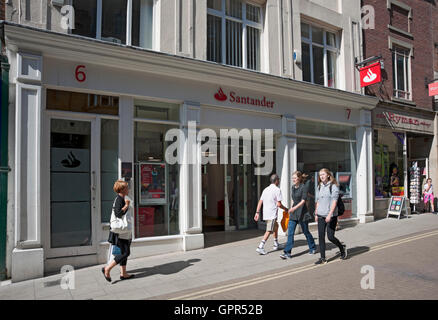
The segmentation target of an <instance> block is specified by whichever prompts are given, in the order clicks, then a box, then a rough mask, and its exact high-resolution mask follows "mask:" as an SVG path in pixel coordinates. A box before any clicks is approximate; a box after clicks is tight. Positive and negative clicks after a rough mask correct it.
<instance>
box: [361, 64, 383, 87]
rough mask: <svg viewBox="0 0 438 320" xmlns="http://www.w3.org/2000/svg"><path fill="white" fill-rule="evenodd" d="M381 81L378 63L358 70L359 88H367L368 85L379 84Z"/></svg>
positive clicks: (380, 70)
mask: <svg viewBox="0 0 438 320" xmlns="http://www.w3.org/2000/svg"><path fill="white" fill-rule="evenodd" d="M381 80H382V68H381V66H380V62H376V63H373V64H372V65H369V66H366V67H363V68H361V69H360V86H361V87H362V88H363V87H367V86H369V85H372V84H375V83H379V82H380V81H381Z"/></svg>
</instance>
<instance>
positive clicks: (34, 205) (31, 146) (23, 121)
mask: <svg viewBox="0 0 438 320" xmlns="http://www.w3.org/2000/svg"><path fill="white" fill-rule="evenodd" d="M41 73H42V57H41V56H38V55H33V54H26V53H20V52H19V53H17V75H16V76H17V78H16V79H17V84H16V113H15V190H14V193H15V195H14V198H15V200H14V202H15V241H14V249H13V252H12V272H11V274H12V281H13V282H17V281H23V280H28V279H33V278H37V277H42V276H43V275H44V251H43V248H42V245H41V194H40V193H41V191H42V190H45V189H46V188H47V186H42V185H41V181H40V176H41V117H42V88H41Z"/></svg>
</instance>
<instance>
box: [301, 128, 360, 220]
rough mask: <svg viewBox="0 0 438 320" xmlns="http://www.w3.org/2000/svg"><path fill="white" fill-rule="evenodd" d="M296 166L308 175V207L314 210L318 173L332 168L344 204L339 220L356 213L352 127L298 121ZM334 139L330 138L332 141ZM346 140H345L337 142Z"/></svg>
mask: <svg viewBox="0 0 438 320" xmlns="http://www.w3.org/2000/svg"><path fill="white" fill-rule="evenodd" d="M297 134H298V139H297V144H298V148H297V168H298V170H300V171H302V172H304V173H306V174H308V175H309V178H308V179H310V185H311V187H310V189H309V193H310V197H309V204H308V207H309V210H310V212H311V213H312V214H313V213H314V211H315V199H314V196H315V194H316V191H317V190H316V188H317V181H318V172H319V170H321V169H322V168H327V169H329V170H330V171H332V173H333V175H334V177H335V178H336V180H337V181H338V183H339V188H340V191H341V192H342V194H343V201H344V203H345V205H346V212H345V214H344V215H343V216H342V219H346V218H351V217H353V216H355V214H356V198H355V194H356V142H355V129H354V128H353V127H347V126H341V125H331V124H325V123H320V122H312V121H305V120H297ZM331 139H333V140H331ZM339 139H345V141H339Z"/></svg>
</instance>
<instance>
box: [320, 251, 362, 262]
mask: <svg viewBox="0 0 438 320" xmlns="http://www.w3.org/2000/svg"><path fill="white" fill-rule="evenodd" d="M368 251H370V247H354V248H347V252H348V257H347V260H349V259H351V258H353V257H355V256H358V255H361V254H363V253H366V252H368ZM340 256H341V253H340V252H339V251H338V252H337V254H336V255H335V256H334V257H333V258H330V259H328V262H330V261H333V260H336V259H338V258H339V257H340Z"/></svg>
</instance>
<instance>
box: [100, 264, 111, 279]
mask: <svg viewBox="0 0 438 320" xmlns="http://www.w3.org/2000/svg"><path fill="white" fill-rule="evenodd" d="M102 273H103V276H104V277H105V279H106V281H108V282H111V277H107V276H106V275H105V267H104V268H102Z"/></svg>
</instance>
